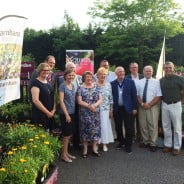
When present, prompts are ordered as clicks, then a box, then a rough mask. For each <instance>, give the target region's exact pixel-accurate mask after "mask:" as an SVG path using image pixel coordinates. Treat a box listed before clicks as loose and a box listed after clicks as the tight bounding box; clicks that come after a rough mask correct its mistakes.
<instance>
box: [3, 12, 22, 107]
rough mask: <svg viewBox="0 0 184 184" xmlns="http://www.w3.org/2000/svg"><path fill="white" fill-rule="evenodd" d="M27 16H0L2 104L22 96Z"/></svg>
mask: <svg viewBox="0 0 184 184" xmlns="http://www.w3.org/2000/svg"><path fill="white" fill-rule="evenodd" d="M25 23H26V18H25V17H21V16H17V15H7V16H4V17H1V18H0V106H2V105H3V104H5V103H7V102H10V101H12V100H15V99H19V98H20V70H21V58H22V43H23V34H24V29H25Z"/></svg>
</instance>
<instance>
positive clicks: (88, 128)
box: [77, 72, 102, 158]
mask: <svg viewBox="0 0 184 184" xmlns="http://www.w3.org/2000/svg"><path fill="white" fill-rule="evenodd" d="M82 79H83V82H84V83H83V85H82V86H81V87H80V88H79V89H78V97H77V98H78V103H79V105H80V113H79V116H80V137H81V140H82V143H83V153H82V157H83V158H86V157H87V151H88V142H89V141H91V142H92V150H93V154H94V155H95V156H100V154H99V152H98V146H97V144H98V142H99V140H100V137H101V127H100V112H99V105H100V104H101V102H102V96H101V94H100V92H99V91H98V90H97V88H96V86H95V85H94V79H93V74H92V73H91V72H85V73H84V74H83V76H82Z"/></svg>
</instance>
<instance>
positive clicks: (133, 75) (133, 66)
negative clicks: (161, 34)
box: [126, 62, 144, 142]
mask: <svg viewBox="0 0 184 184" xmlns="http://www.w3.org/2000/svg"><path fill="white" fill-rule="evenodd" d="M129 70H130V74H129V75H127V76H126V77H127V78H130V79H132V80H133V81H134V82H135V86H136V89H137V85H138V81H139V80H140V79H142V78H144V76H143V75H142V74H139V73H138V71H139V68H138V64H137V63H136V62H132V63H130V64H129ZM133 121H134V130H133V131H134V132H133V134H134V137H135V140H136V141H138V142H140V141H141V132H140V126H139V118H138V113H137V114H136V115H135V116H134V117H133Z"/></svg>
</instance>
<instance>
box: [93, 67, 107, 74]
mask: <svg viewBox="0 0 184 184" xmlns="http://www.w3.org/2000/svg"><path fill="white" fill-rule="evenodd" d="M96 74H97V75H99V74H105V75H107V74H108V70H107V69H106V68H104V67H100V68H99V69H98V70H97V73H96Z"/></svg>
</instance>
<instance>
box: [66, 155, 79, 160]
mask: <svg viewBox="0 0 184 184" xmlns="http://www.w3.org/2000/svg"><path fill="white" fill-rule="evenodd" d="M68 157H69V158H71V159H72V160H76V159H77V157H76V156H73V155H69V156H68Z"/></svg>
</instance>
